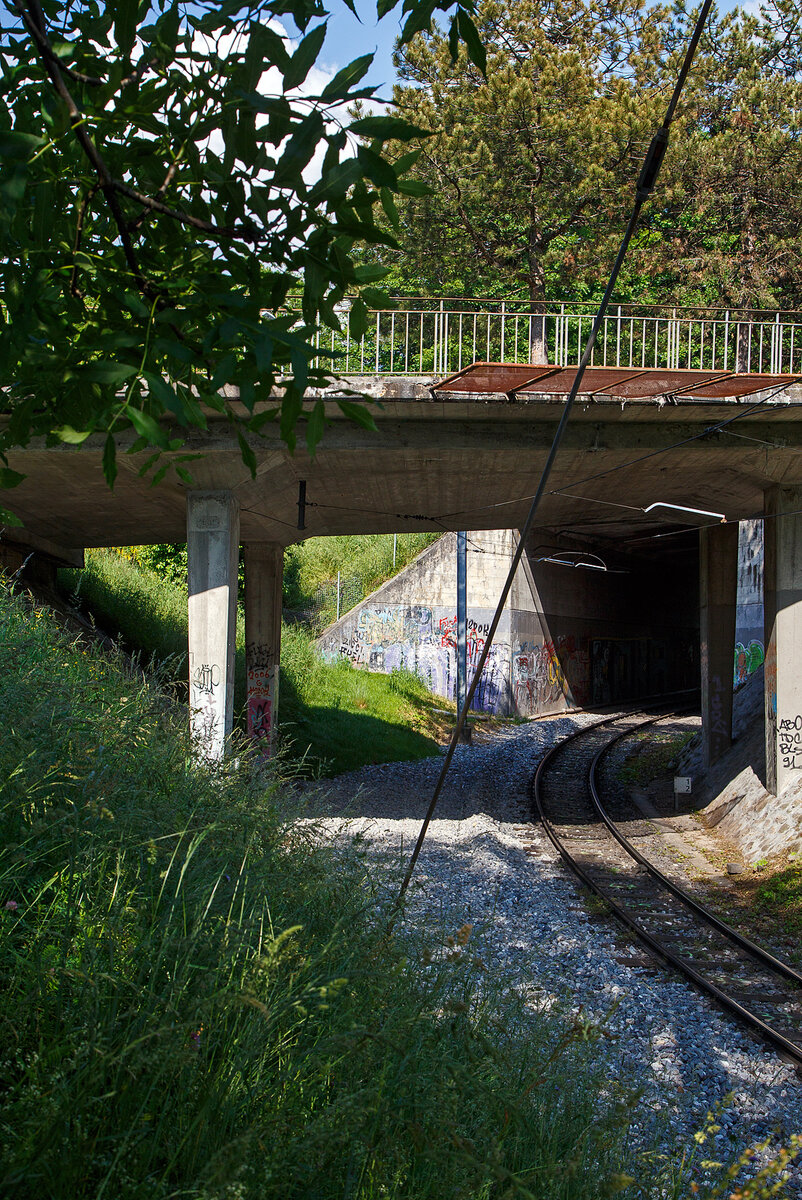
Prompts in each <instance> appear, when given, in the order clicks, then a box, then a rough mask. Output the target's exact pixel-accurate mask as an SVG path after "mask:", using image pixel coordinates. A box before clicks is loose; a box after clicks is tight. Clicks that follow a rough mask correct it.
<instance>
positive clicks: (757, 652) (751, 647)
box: [733, 638, 765, 688]
mask: <svg viewBox="0 0 802 1200" xmlns="http://www.w3.org/2000/svg"><path fill="white" fill-rule="evenodd" d="M764 658H765V654H764V651H763V643H762V642H759V641H758V640H757V639H756V638H753V639H752V641H750V642H748V643H747V644H746V645H744V643H743V642H736V643H735V670H734V674H733V686H734V687H736V688H737V687H740V686H741V685H742V684H744V683H746V681H747V679H748V678H749V676H750V675H754V673H755V671H756V670H757V669H758V667H760V666H762V665H763V660H764Z"/></svg>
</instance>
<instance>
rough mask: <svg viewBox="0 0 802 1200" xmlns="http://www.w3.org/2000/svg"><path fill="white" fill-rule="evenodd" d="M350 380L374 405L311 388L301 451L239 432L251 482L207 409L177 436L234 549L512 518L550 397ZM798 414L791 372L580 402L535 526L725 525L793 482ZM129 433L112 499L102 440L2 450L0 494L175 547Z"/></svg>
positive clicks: (538, 459)
mask: <svg viewBox="0 0 802 1200" xmlns="http://www.w3.org/2000/svg"><path fill="white" fill-rule="evenodd" d="M349 382H350V383H351V385H352V387H353V389H354V390H356V389H357V388H363V389H364V390H365V392H366V393H367V394H372V395H373V396H374V397H375V398H376V400H377V403H376V404H375V405H373V406H372V412H373V415H374V417H375V419H376V424H377V432H371V431H368V430H365V429H362V428H361V427H359V426H357V425H355V424H354V423H353V422H352V421H350V420H348V419H346V418H345V417H344V416H343V415H342V413H341V412H340V410H339V408H338V407H337V404H336V394H335V393H334V392H333V391H331V392H329V393H325V394H324V399H325V402H326V417H327V421H328V422H329V425H328V428H327V429H326V432H325V434H324V438H323V441H322V443H321V444H320V446H319V447H318V451H317V454H316V456H315V458H314V459H310V457H309V455H308V454H307V452H306V450H305V448H304V446H303V422H302V423H301V427H300V428H299V446H298V449H297V450H296V453H295V454H294V455H291V454H290V453H289V451H288V450H287V448H286V446H284V445H283V444H282V443H281V442H280V441H279V438H278V435H277V431H276V430H275V429H274V428H273V427H271V426H267V427H266V432H265V436H264V437H260V438H258V439H257V438H253V439H251V445H252V448H253V450H254V453H255V455H256V459H257V464H258V465H257V477H256V479H252V478H251V476H250V472H249V471H248V469H247V468H246V467H245V466H244V464H243V462H242V458H241V455H240V451H239V448H238V445H237V440H236V437H235V436H234V434H233V433H232V431H231V429H230V426H229V425H228V423H227V422H226V421H225V420H224V419H220V418H217V419H213V418H210V421H209V428H208V431H206V432H192V433H191V434H190V436H189V438H188V441H187V445H186V447H185V452H189V453H194V452H201V453H203V455H204V457H203V459H200V460H198V461H196V462H193V463H190V464H189V468H190V470H191V472H192V475H193V478H194V481H195V486H196V488H197V489H198V490H203V491H217V490H220V489H224V490H229V491H231V492H232V493H233V494H234V495H235V496H236V499H237V502H238V507H239V514H240V516H239V520H240V535H241V540H242V542H245V543H248V542H270V543H273V544H275V545H280V546H286V545H289V544H291V543H292V542H295V541H298V540H301V539H302V538H304V537H311V536H316V535H328V534H342V533H374V532H393V531H402V530H413V529H432V530H443V529H451V530H458V529H466V528H471V529H494V528H516V527H518V526H520V524H521V523H522V521H523V519H524V517H525V515H526V512H527V510H528V507H529V497H531V494H532V492H533V490H534V487H535V485H536V482H537V479H538V477H539V473H540V469H541V467H542V465H543V463H544V461H545V458H546V455H547V453H548V449H549V446H550V444H551V440H552V437H553V434H554V430H555V428H556V424H557V422H558V420H559V418H560V415H561V413H562V408H563V403H564V395H562V394H560V395H554V394H551V393H547V392H545V391H544V392H541V393H537V392H531V393H527V394H524V395H518V396H516V397H515V398H514V400H513V401H512V402H510V401H509V400H508V399H507V398H506V397H505V396H503V395H489V394H487V393H480V394H477V395H475V396H470V395H468V396H466V395H455V396H449V397H446V396H444V395H443V394H441V393H437V392H435V393H434V394H433V393H432V390H431V389H432V385H433V384H434V383H435V381H434V380H433V379H414V380H413V379H409V378H398V379H384V378H378V379H375V380H370V379H368V380H365V379H354V380H352V381H349ZM309 399H310V402H312V401H314V400H315V399H317V396H316V395H314V394H313V395H311V396H310V398H309ZM733 418H734V420H733ZM724 422H729V423H728V424H726V425H725V426H724V427H722V428H719V426H721V425H722V423H724ZM801 422H802V386H801V385H800V384H798V383H795V382H794V383H791V384H790V385H789V386H788V387H787V388H785V389H784V390H782V391H781V392H779V394H776V388H772V389H764V390H762V391H758V392H754V393H752V394H747V395H744V396H741V397H738V398H724V399H719V400H715V401H709V400H702V399H691V398H688V399H685V400H683V399H682V397H676V398H673V399H672V400H671V401H670V402H669V401H666V400H665V399H662V398H661V399H659V400H654V399H637V398H636V399H626V398H623V399H621V398H617V397H615V396H613V395H599V394H597V395H594V396H592V397H591V396H588V395H585V396H580V397H579V398H578V400H577V403H576V405H575V408H574V412H573V413H572V416H571V421H570V423H569V425H568V427H567V430H566V434H565V438H564V441H563V446H562V449H561V451H560V455H559V457H558V459H557V463H556V466H555V470H554V474H553V476H552V480H551V484H550V488H549V494H548V495H547V496H546V497H545V498H544V501H543V506H542V509H541V516H540V518H539V524H541V525H542V526H543V527H548V528H550V529H552V530H554V531H558V530H565V531H570V532H572V533H574V534H576V533H579V532H586V533H587V534H588V535H591V536H593V537H595V538H611V539H614V540H615V542H616V543H617V544H618V545H621V544H622V543H624V542H625V541H626V540H627V539H628V538H630V537H634V536H643V535H644V534H645V533H648V532H649V531H652V530H653V531H657V530H658V529H659V528H661V527H663V528H664V527H665V523H666V515H667V514H666V513H661V514H660V516H659V518H658V517H655V515H651V516H650V515H648V514H646V513H644V512H643V511H642V510H643V509H645V508H648V507H649V506H650V505H652V504H654V503H655V502H657V501H664V502H667V503H675V504H683V505H688V506H691V507H694V508H701V509H708V510H713V511H716V512H722V513H724V514H725V515H726V517H727V519H728V520H737V519H739V518H743V517H747V516H754V515H758V514H760V513H761V512H762V511H763V493H764V491H765V490H766V488H768V487H771V486H774V485H777V484H782V485H791V484H802V457H800V455H799V453H798V451H799V448H800V445H802V423H801ZM133 441H134V436H133V435H130V437H128V438H120V439H118V462H119V468H120V469H119V475H118V478H117V482H116V485H115V488H114V491H113V492H110V491H109V489H108V487H107V485H106V482H105V480H104V478H103V474H102V470H101V461H100V452H101V439H100V438H89V439H88V440H87V441H86V442H84V443H83V445H81V446H80V447H72V446H58V447H52V448H45V447H44V446H43V445H36V444H31V446H29V447H27V448H26V449H24V450H20V451H15V452H14V453H13V454H11V455H10V456H9V464H10V465H11V466H12V467H13V468H14V469H15V470H18V471H21V472H23V473H24V474H25V475H26V476H27V478H26V479H25V481H24V482H23V483H22V484H21V485H20V486H19V487H18V488H16V489H14V491H13V492H9V493H7V498H6V502H7V504H8V506H9V507H10V508H11V509H12V511H14V512H15V513H16V514H17V515H18V516H19V517H20V518H21V519H22V521H23V522H24V525H25V528H26V530H28V531H29V532H30V533H31V534H34V535H36V536H38V537H40V538H45V539H47V540H48V541H49V542H52V543H55V544H56V545H60V546H62V547H65V548H73V547H89V546H114V545H129V544H131V545H134V544H140V543H148V542H162V541H164V542H175V541H183V540H184V539H185V537H186V492H187V490H188V489H187V488H185V486H184V485H183V484H182V483H181V482H180V481H179V480H177V479H176V478H175V476H172V477H168V478H167V479H165V480H164V481H163V482H162V483H161V484H160V485H159V486H158V487H157V488H152V487H151V486H150V484H149V482H148V480H147V479H142V478H140V477H139V470H140V468H141V466H142V463H143V462H144V461H145V460H146V457H147V455H146V454H137V455H129V454H128V453H127V452H126V451H127V450H128V449H129V448H130V445H131V444H132V443H133ZM648 455H652V456H653V457H651V458H649V457H646V456H648ZM300 480H305V481H306V494H307V509H306V519H305V529H304V531H303V532H300V531H299V530H298V527H297V526H298V485H299V481H300ZM624 506H628V508H627V507H624Z"/></svg>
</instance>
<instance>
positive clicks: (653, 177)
mask: <svg viewBox="0 0 802 1200" xmlns="http://www.w3.org/2000/svg"><path fill="white" fill-rule="evenodd" d="M711 6H712V0H705V2H704V4H703V5H702V8H701V9H700V11H699V15H698V16H697V18H696V23H695V25H694V30H693V34H692V36H691V40H690V42H689V44H688V48H687V50H686V52H685V58H684V59H683V63H682V67H681V69H680V73H679V76H678V78H677V82H676V84H675V86H674V91H673V93H672V95H671V99H670V100H669V103H668V108H667V110H666V114H665V117H664V118H663V123H662V125H661V126H660V127H659V129H658V130H657V132H656V133H655V135H654V137H653V138H652V142H651V145H650V146H649V149H648V151H647V154H646V158H645V161H644V163H643V167H642V168H641V172H640V175H639V177H638V182H637V185H636V189H635V203H634V205H633V207H632V215H631V216H630V218H629V223H628V225H627V228H626V231H625V233H624V236H623V238H622V241H621V246H620V248H619V251H618V254H617V255H616V259H615V263H614V264H613V269H612V271H611V273H610V278H609V280H608V282H607V287H606V288H605V290H604V295H603V297H602V300H601V303H600V304H599V309H598V312H597V313H596V317H595V319H594V321H593V327H592V329H591V331H590V336H589V337H588V340H587V343H586V345H585V349H584V351H583V354H582V358H581V359H580V362H579V366H578V367H577V372H576V375H575V377H574V382H573V384H572V386H571V391H570V392H569V394H568V398H567V399H566V402H565V407H564V409H563V411H562V416H561V417H560V421H559V424H558V426H557V429H556V431H555V433H554V440H553V441H552V444H551V449H550V450H549V455H548V458H547V459H546V462H545V465H544V467H543V470H542V472H541V475H540V482H539V483H538V486H537V491H536V492H535V495H534V497H533V500H532V504H531V507H530V509H529V513H528V515H527V518H526V521H525V522H524V525H523V526H522V528H521V531H520V535H519V538H518V546H517V548H516V550H515V554H514V555H513V557H512V562H511V563H510V569H509V571H508V573H507V578H506V580H505V582H504V587H503V588H502V590H501V595H500V597H499V600H498V604H497V605H496V611H495V613H494V614H493V620H492V621H491V623H490V629H489V630H488V633H487V636H486V638H485V644H484V646H483V648H482V653H481V655H480V657H479V662H478V663H477V666H476V671H475V672H474V676H473V679H472V680H471V685H470V687H469V688H468V691H467V694H466V696H465V700H464V702H463V705H462V709H461V710H460V713H459V716H458V717H457V724H456V728H455V729H454V732H453V734H452V736H451V741H450V742H449V744H448V749H447V751H446V755H445V759H444V760H443V765H442V767H441V769H440V775H439V777H438V780H437V783H436V784H435V788H434V792H433V793H432V798H431V800H430V801H429V807H428V809H427V811H426V816H425V817H424V818H423V823H422V825H421V829H420V833H419V834H418V840H417V841H416V843H415V848H414V849H413V851H412V854H411V855H410V859H409V863H408V865H407V869H406V872H405V874H404V878H403V880H402V881H401V887H400V888H399V891H398V896H397V898H396V902H395V909H394V912H393V917H392V918H391V923H392V920H393V919H394V917H395V915H396V913H397V912H398V911H399V910H400V906H401V904H402V902H403V899H404V895H405V893H406V890H407V888H408V887H409V882H410V880H411V878H412V874H413V871H414V870H415V864H416V862H417V861H418V856H419V855H420V852H421V848H422V846H423V843H424V840H425V838H426V832H427V830H428V828H429V824H430V822H431V819H432V816H433V815H434V810H435V808H436V806H437V801H438V799H439V798H440V793H441V792H442V790H443V784H444V783H445V779H446V776H447V775H448V770H449V767H450V766H451V760H452V759H453V757H454V751H455V750H456V748H457V743H458V742H459V739H460V735H461V733H462V730H463V727H464V725H465V721H466V719H467V715H468V712H469V711H470V707H471V703H472V701H473V697H474V694H475V692H476V689H477V687H478V684H479V680H480V678H481V675H482V671H483V669H484V665H485V662H486V661H487V656H488V654H489V653H490V647H491V646H492V644H493V639H494V637H495V634H496V630H497V629H498V625H499V622H500V620H501V614H502V612H503V611H504V605H505V603H506V601H507V596H508V595H509V591H510V588H511V587H512V581H513V579H514V578H515V573H516V571H517V570H518V566H519V564H520V561H521V557H522V556H523V552H524V546H525V545H526V539H527V535H528V534H529V530H530V529H531V528H532V525H533V523H534V519H535V514H536V513H537V510H538V508H539V506H540V501H541V498H542V496H543V493H544V492H545V490H546V484H547V483H548V480H549V476H550V474H551V469H552V467H553V466H554V460H555V459H556V457H557V451H558V450H559V448H560V442H561V441H562V437H563V434H564V433H565V428H566V425H567V424H568V419H569V417H570V415H571V409H572V408H573V406H574V401H575V399H576V397H577V394H578V392H579V388H580V385H581V383H582V377H583V375H584V374H585V368H586V367H587V365H588V363H589V362H590V357H591V354H592V353H593V347H594V345H595V343H596V337H597V334H598V332H599V329H600V328H601V326H602V323H603V321H604V317H605V314H606V312H607V309H608V307H609V304H610V300H611V298H612V294H613V290H614V288H615V285H616V282H617V280H618V275H619V273H620V271H621V267H622V265H623V262H624V259H625V257H626V253H627V250H628V249H629V244H630V241H631V240H632V235H633V234H634V232H635V228H636V226H637V224H638V218H639V217H640V212H641V209H642V208H643V205H644V204H645V202H646V200H647V199H648V198H649V196H650V195H651V194H652V192H653V191H654V186H655V184H656V182H657V176H658V174H659V172H660V167H661V165H662V162H663V158H664V157H665V152H666V147H667V146H668V134H669V128H670V125H671V122H672V121H673V119H674V113H675V112H676V108H677V104H678V103H679V98H680V95H681V94H682V89H683V87H684V85H685V80H686V78H687V75H688V71H689V70H690V67H691V63H692V62H693V58H694V55H695V53H696V47H697V45H698V44H699V39H700V37H701V36H702V30H703V29H704V26H705V22H706V21H707V17H708V13H709V12H710V8H711Z"/></svg>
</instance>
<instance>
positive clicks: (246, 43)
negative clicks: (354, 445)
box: [0, 0, 483, 486]
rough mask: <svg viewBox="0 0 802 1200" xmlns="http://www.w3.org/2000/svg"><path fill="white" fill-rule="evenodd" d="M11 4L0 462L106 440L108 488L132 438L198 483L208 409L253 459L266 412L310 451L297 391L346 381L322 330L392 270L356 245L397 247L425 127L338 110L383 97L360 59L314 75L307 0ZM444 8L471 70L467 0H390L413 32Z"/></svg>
mask: <svg viewBox="0 0 802 1200" xmlns="http://www.w3.org/2000/svg"><path fill="white" fill-rule="evenodd" d="M396 2H397V0H396ZM350 6H351V5H350V4H349V7H350ZM379 7H380V12H381V11H389V9H391V8H392V7H394V5H393V3H389V4H388V3H387V2H386V0H382V3H381V4H380V6H379ZM3 8H4V10H5V22H4V26H3V28H2V33H1V34H0V73H1V74H2V83H3V89H2V100H0V294H1V295H2V301H0V380H2V388H1V390H0V454H2V455H3V456H5V454H6V453H7V452H8V451H9V450H11V449H13V448H15V447H20V446H25V445H28V444H29V443H30V442H31V440H32V439H36V438H38V439H44V440H45V442H46V443H47V444H56V443H58V442H59V441H61V442H66V443H73V444H80V443H82V442H83V441H85V440H86V438H88V437H89V436H90V434H97V433H101V434H105V449H104V452H103V466H104V471H105V474H106V478H107V479H108V481H109V483H110V484H113V482H114V478H115V475H116V471H117V463H116V454H117V441H116V440H115V439H116V438H117V436H118V435H120V434H124V433H126V431H132V435H133V439H134V440H133V443H132V445H130V446H129V448H130V449H132V450H134V451H143V450H146V449H148V448H150V450H151V451H152V453H151V455H150V456H149V457H148V459H147V462H146V463H145V465H144V467H143V471H144V472H148V471H150V472H151V473H152V474H153V478H154V480H156V481H158V480H159V479H160V478H161V477H162V476H163V475H164V473H165V472H166V471H167V470H168V469H170V467H174V469H175V470H176V471H177V473H178V475H179V477H180V478H181V479H183V480H184V481H185V482H190V481H191V476H190V473H189V463H190V461H191V456H190V455H189V454H186V453H184V449H185V440H186V435H187V433H188V431H190V430H192V429H203V428H205V427H206V425H207V422H208V420H209V418H210V416H212V415H214V416H216V417H218V418H219V417H223V418H225V419H227V420H228V421H229V422H230V423H231V425H232V427H233V429H234V430H235V431H236V434H237V437H238V439H239V444H240V447H241V450H242V454H243V458H244V459H245V461H246V463H247V464H248V465H249V466H250V467H251V469H252V470H254V469H255V457H254V453H253V449H252V445H251V442H252V438H253V435H258V434H259V433H260V432H261V431H262V430H263V429H264V427H265V425H266V423H267V422H277V423H278V426H279V429H280V435H281V437H282V438H283V439H284V441H285V442H286V443H287V445H288V446H289V447H290V448H291V449H292V448H294V446H295V443H296V436H297V430H298V428H299V426H301V425H303V426H304V433H305V437H306V442H307V445H308V448H309V450H310V451H312V452H314V448H315V445H316V444H317V442H318V440H319V438H320V437H321V435H322V433H323V429H324V424H325V421H324V414H323V404H322V402H318V404H317V405H316V406H315V407H314V409H313V411H312V412H311V413H310V414H306V415H304V409H303V397H304V394H305V392H306V390H307V388H308V387H309V386H310V385H314V386H322V385H324V384H325V383H327V382H328V381H329V380H330V379H331V378H332V376H333V374H334V373H335V372H336V362H334V361H332V362H330V363H327V364H326V365H324V366H319V365H316V362H315V360H316V359H318V358H319V352H318V351H317V350H316V349H315V334H316V333H317V332H318V331H319V329H320V328H321V327H322V326H328V327H331V328H334V329H339V327H340V322H341V320H342V319H343V317H342V315H341V314H342V305H341V301H342V300H343V299H344V297H346V295H348V296H349V297H351V298H352V303H351V306H350V314H349V317H348V319H349V320H350V322H351V326H352V333H353V335H354V336H359V335H360V334H361V332H362V330H363V329H364V325H365V320H366V316H367V308H368V305H370V304H371V303H373V302H375V301H376V300H377V298H379V297H380V295H381V294H380V293H378V292H377V290H376V286H375V285H376V283H377V282H378V281H379V280H380V279H381V278H382V276H383V274H384V271H383V269H381V268H379V267H377V266H375V265H372V264H365V263H360V262H359V261H358V257H357V253H356V249H357V248H358V247H360V246H363V245H366V244H368V245H384V246H385V247H391V246H393V245H395V244H396V242H395V238H394V233H393V231H392V225H391V223H390V224H389V226H388V221H387V219H386V214H387V213H392V212H393V209H394V201H393V196H394V195H395V194H397V193H399V192H401V191H402V190H403V188H404V186H405V184H404V179H403V170H402V169H401V168H400V167H399V166H398V164H395V165H394V164H393V163H392V161H391V160H390V157H389V156H388V155H387V153H386V145H387V143H388V142H389V141H391V140H392V142H393V143H394V144H396V143H397V142H398V141H399V140H400V141H401V142H408V141H409V140H410V139H411V138H412V137H415V136H418V135H419V134H420V132H421V131H420V130H419V129H417V128H415V127H414V125H412V124H411V123H410V122H409V121H407V120H404V119H402V118H400V117H398V116H395V115H366V116H357V117H352V116H348V110H349V106H350V105H352V104H353V103H354V102H356V101H360V100H361V101H363V102H366V101H371V100H374V99H375V98H376V89H375V88H373V87H369V86H366V85H365V84H364V78H365V75H366V73H367V71H368V69H369V67H370V63H371V59H372V56H371V55H364V56H361V57H359V58H357V59H355V60H354V61H353V62H351V63H349V64H348V65H347V66H346V67H344V68H343V69H342V70H340V71H339V72H338V73H337V74H335V75H334V77H333V78H331V79H329V80H328V81H326V82H325V83H324V84H323V85H322V86H318V87H316V86H315V85H314V80H315V78H317V77H318V76H316V75H315V73H314V72H313V68H314V67H315V65H316V63H317V62H318V61H319V58H320V55H321V51H322V48H323V45H324V40H325V36H326V27H327V17H328V15H329V13H328V10H327V9H326V8H325V7H324V5H323V4H322V3H320V0H271V2H269V3H265V2H257V3H252V4H242V3H237V2H234V3H231V2H229V3H217V2H215V0H198V2H196V3H193V4H192V5H187V6H182V5H179V4H176V3H168V2H167V0H153V2H150V0H142V2H140V3H137V2H136V0H115V2H113V3H109V4H107V5H101V4H98V3H96V2H95V0H78V2H76V3H69V2H66V3H62V2H59V0H5V2H4V5H3ZM449 8H450V9H452V10H453V17H452V19H453V21H455V22H456V25H455V28H456V30H457V35H456V37H457V43H458V42H459V39H460V38H463V39H464V38H468V39H469V43H470V44H469V50H470V53H471V54H472V55H473V56H474V58H475V59H477V60H479V61H480V63H481V62H482V61H483V56H482V51H481V46H480V45H479V43H478V40H477V38H476V37H475V28H474V25H473V23H472V20H471V17H470V4H469V3H463V2H462V0H457V3H456V4H454V3H452V0H440V3H435V2H433V0H403V5H402V13H403V14H404V15H405V17H406V26H405V30H407V31H410V32H408V33H406V32H405V36H412V34H413V33H414V32H415V30H416V29H421V28H427V27H428V24H429V23H430V22H431V19H432V16H433V15H434V13H435V12H436V11H447V10H448V9H449ZM287 17H289V18H290V19H291V20H292V22H293V25H294V27H295V28H296V29H297V30H298V31H299V34H300V36H299V37H298V39H297V41H296V42H292V41H291V40H290V39H289V38H288V37H287V36H286V34H285V32H284V30H283V28H282V25H281V19H282V18H284V19H286V18H287ZM318 75H319V73H318ZM409 165H411V160H410V162H409ZM377 212H381V213H383V214H384V218H385V219H384V220H382V221H379V220H377ZM344 406H345V409H346V411H347V414H348V415H349V416H352V417H356V419H359V420H362V421H363V423H367V424H369V423H370V422H371V418H370V415H369V413H368V411H367V410H366V409H365V408H364V407H363V406H360V405H359V404H354V403H348V402H344ZM128 442H129V443H130V442H131V436H130V435H129V438H128ZM165 452H167V453H165ZM4 461H5V457H4ZM18 479H19V476H17V475H16V474H15V472H13V471H11V470H9V469H8V467H6V468H5V469H4V470H3V472H2V475H0V483H3V484H5V485H6V486H8V485H13V483H14V482H17V481H18Z"/></svg>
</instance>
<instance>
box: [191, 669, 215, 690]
mask: <svg viewBox="0 0 802 1200" xmlns="http://www.w3.org/2000/svg"><path fill="white" fill-rule="evenodd" d="M192 686H193V688H194V689H195V691H196V692H197V693H198V694H199V695H200V696H213V695H214V693H215V689H216V688H218V687H219V686H220V668H219V667H218V665H217V663H202V664H201V666H199V667H195V670H194V671H193V673H192Z"/></svg>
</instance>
